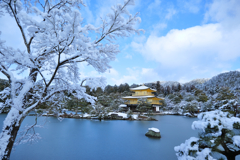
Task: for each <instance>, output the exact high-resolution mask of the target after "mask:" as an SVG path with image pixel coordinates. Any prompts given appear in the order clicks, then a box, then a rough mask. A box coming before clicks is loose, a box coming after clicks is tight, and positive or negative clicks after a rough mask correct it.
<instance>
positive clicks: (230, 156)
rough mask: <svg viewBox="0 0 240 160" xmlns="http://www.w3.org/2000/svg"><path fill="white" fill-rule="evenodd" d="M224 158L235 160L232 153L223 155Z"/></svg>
mask: <svg viewBox="0 0 240 160" xmlns="http://www.w3.org/2000/svg"><path fill="white" fill-rule="evenodd" d="M225 156H226V157H227V159H228V160H235V158H236V155H235V154H232V153H230V154H225Z"/></svg>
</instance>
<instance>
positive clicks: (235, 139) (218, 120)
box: [174, 110, 240, 160]
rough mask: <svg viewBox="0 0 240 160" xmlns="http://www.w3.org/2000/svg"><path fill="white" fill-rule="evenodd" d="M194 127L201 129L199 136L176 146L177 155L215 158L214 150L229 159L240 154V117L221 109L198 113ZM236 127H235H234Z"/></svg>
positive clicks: (189, 157) (187, 157)
mask: <svg viewBox="0 0 240 160" xmlns="http://www.w3.org/2000/svg"><path fill="white" fill-rule="evenodd" d="M198 119H199V120H198V121H194V122H193V123H192V129H194V130H196V129H197V130H199V131H200V133H199V138H196V137H191V138H190V139H188V140H186V141H185V143H182V144H181V145H180V146H176V147H175V148H174V150H175V151H176V152H177V154H176V155H177V157H178V159H180V160H183V159H192V160H195V159H199V160H200V159H213V157H212V152H217V153H219V154H222V155H224V156H225V157H226V158H227V159H228V160H232V159H235V157H236V156H237V155H239V154H240V132H239V131H240V129H239V127H238V128H237V127H236V126H239V124H240V119H239V118H236V117H233V115H231V114H229V113H228V112H222V111H220V110H216V111H211V112H205V113H201V114H199V115H198ZM234 127H235V129H234Z"/></svg>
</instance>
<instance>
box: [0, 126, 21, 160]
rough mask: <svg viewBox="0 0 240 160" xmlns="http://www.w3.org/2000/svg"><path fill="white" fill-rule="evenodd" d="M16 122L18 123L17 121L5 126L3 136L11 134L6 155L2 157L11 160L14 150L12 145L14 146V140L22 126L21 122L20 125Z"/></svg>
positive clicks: (3, 159)
mask: <svg viewBox="0 0 240 160" xmlns="http://www.w3.org/2000/svg"><path fill="white" fill-rule="evenodd" d="M16 124H17V123H16V122H15V123H14V124H13V125H11V126H6V128H4V130H3V132H2V133H3V135H2V136H4V135H5V134H7V135H10V137H9V138H8V145H7V147H6V149H5V151H4V156H3V157H2V160H9V159H10V154H11V151H12V147H13V144H14V141H15V139H16V137H17V133H18V130H19V128H20V124H19V125H16ZM1 138H2V137H1Z"/></svg>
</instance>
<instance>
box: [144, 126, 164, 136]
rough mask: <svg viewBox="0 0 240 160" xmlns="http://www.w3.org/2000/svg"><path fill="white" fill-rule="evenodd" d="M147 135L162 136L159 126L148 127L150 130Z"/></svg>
mask: <svg viewBox="0 0 240 160" xmlns="http://www.w3.org/2000/svg"><path fill="white" fill-rule="evenodd" d="M145 136H147V137H154V138H161V135H160V131H159V129H157V128H148V132H147V133H146V134H145Z"/></svg>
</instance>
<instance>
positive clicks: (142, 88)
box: [130, 85, 157, 92]
mask: <svg viewBox="0 0 240 160" xmlns="http://www.w3.org/2000/svg"><path fill="white" fill-rule="evenodd" d="M145 89H150V90H152V91H155V92H156V91H157V90H155V89H152V88H149V87H147V86H144V85H143V86H139V87H136V88H130V90H131V91H136V90H145Z"/></svg>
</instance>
